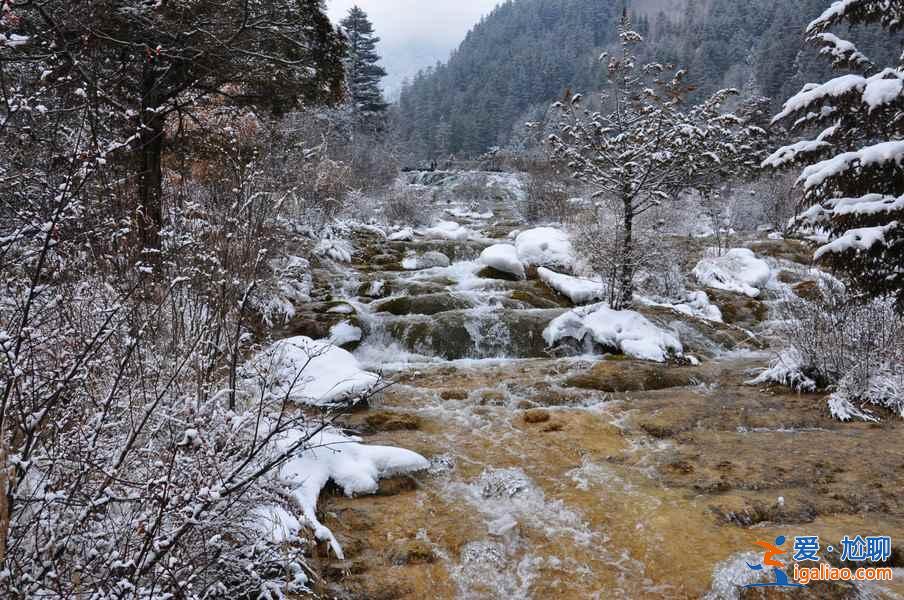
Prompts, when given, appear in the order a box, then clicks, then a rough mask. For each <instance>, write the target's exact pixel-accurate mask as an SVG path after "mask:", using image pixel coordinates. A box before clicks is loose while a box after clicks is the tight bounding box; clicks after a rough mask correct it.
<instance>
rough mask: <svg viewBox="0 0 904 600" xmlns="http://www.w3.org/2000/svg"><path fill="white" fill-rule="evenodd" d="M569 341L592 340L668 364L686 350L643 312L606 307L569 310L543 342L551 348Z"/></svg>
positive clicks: (555, 321) (545, 333) (672, 335)
mask: <svg viewBox="0 0 904 600" xmlns="http://www.w3.org/2000/svg"><path fill="white" fill-rule="evenodd" d="M566 338H571V339H574V340H577V341H578V342H584V341H585V340H586V339H589V340H592V341H594V342H596V343H597V344H600V345H602V346H605V347H607V348H613V349H616V350H619V351H620V352H622V353H623V354H626V355H628V356H633V357H635V358H640V359H642V360H652V361H656V362H665V361H666V359H667V358H668V357H669V356H670V355H675V356H680V355H681V354H682V352H683V351H684V349H683V347H682V345H681V342H680V341H679V339H678V337H677V336H676V335H675V334H673V333H671V332H669V331H666V330H664V329H662V328H660V327H658V326H656V325H654V324H653V323H652V322H651V321H650V320H648V319H647V318H646V317H644V316H643V315H641V314H640V313H638V312H635V311H632V310H612V309H611V308H609V307H608V306H606V305H604V304H597V305H593V306H585V307H581V308H576V309H574V310H572V311H569V312H567V313H565V314H564V315H562V316H560V317H558V318H556V319H554V320H553V321H552V322H551V323H550V324H549V326H548V327H547V328H546V329H545V330H544V331H543V339H544V340H546V343H547V345H549V346H555V345H556V344H557V343H559V342H560V341H562V340H563V339H566Z"/></svg>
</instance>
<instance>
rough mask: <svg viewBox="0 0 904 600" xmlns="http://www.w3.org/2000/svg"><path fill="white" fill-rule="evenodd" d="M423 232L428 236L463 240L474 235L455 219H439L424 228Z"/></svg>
mask: <svg viewBox="0 0 904 600" xmlns="http://www.w3.org/2000/svg"><path fill="white" fill-rule="evenodd" d="M423 234H424V235H425V236H426V237H429V238H440V239H446V240H457V241H464V240H467V239H470V238H472V237H474V232H472V231H471V230H470V229H468V228H467V227H465V226H463V225H461V224H460V223H456V222H455V221H440V222H438V223H437V224H436V225H434V226H433V227H430V228H427V229H425V230H424V231H423Z"/></svg>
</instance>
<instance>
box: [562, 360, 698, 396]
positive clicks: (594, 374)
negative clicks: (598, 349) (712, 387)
mask: <svg viewBox="0 0 904 600" xmlns="http://www.w3.org/2000/svg"><path fill="white" fill-rule="evenodd" d="M704 380H705V374H704V372H703V370H702V369H698V368H695V367H676V366H671V365H664V364H657V363H650V362H646V361H639V360H603V361H600V362H598V363H597V364H596V365H595V366H594V367H593V368H591V369H590V370H589V371H587V372H586V373H582V374H580V375H574V376H572V377H570V378H569V379H567V380H565V385H566V386H568V387H576V388H581V389H590V390H598V391H601V392H610V393H612V392H634V391H641V390H645V391H651V390H663V389H668V388H676V387H686V386H689V385H694V384H695V383H699V382H702V381H704Z"/></svg>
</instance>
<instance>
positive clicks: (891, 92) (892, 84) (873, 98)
mask: <svg viewBox="0 0 904 600" xmlns="http://www.w3.org/2000/svg"><path fill="white" fill-rule="evenodd" d="M889 74H890V75H893V77H891V78H885V77H883V78H880V79H876V77H871V78H870V79H868V80H867V82H868V83H867V84H866V88H865V89H864V90H863V103H864V104H866V105H867V106H869V109H870V112H872V111H874V110H876V109H877V108H880V107H882V106H885V105H886V104H891V103H892V102H895V101H896V100H897V99H898V98H900V97H901V93H902V90H904V71H893V70H891V69H886V70H885V71H884V72H883V73H882V75H886V76H887V75H889Z"/></svg>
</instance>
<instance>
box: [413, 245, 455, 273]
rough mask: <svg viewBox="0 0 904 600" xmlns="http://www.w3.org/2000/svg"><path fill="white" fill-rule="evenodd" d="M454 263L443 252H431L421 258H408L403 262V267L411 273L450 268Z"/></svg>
mask: <svg viewBox="0 0 904 600" xmlns="http://www.w3.org/2000/svg"><path fill="white" fill-rule="evenodd" d="M451 264H452V261H451V260H450V259H449V257H448V256H446V255H445V254H443V253H442V252H436V251H433V250H431V251H429V252H425V253H423V254H421V255H420V256H407V257H405V259H404V260H403V261H402V267H403V268H405V269H406V270H409V271H420V270H423V269H433V268H435V267H448V266H449V265H451Z"/></svg>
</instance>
